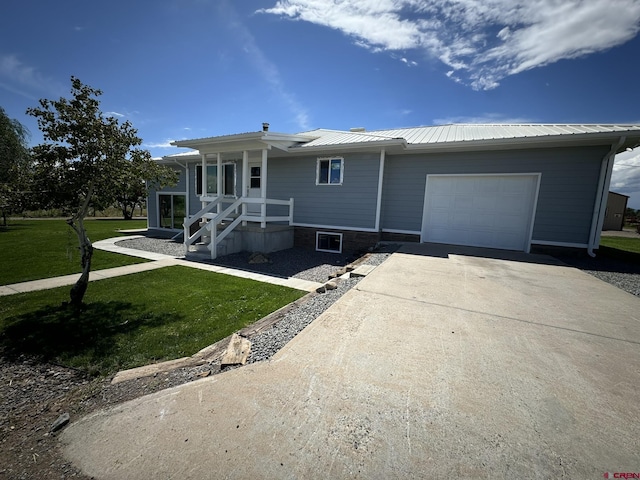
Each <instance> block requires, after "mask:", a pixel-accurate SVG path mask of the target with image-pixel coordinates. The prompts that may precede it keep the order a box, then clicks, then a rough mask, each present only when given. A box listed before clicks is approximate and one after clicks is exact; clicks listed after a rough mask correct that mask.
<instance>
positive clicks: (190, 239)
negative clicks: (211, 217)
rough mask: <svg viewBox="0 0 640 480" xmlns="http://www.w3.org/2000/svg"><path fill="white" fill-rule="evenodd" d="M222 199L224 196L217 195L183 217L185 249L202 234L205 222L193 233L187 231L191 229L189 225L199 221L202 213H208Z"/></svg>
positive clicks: (202, 215)
mask: <svg viewBox="0 0 640 480" xmlns="http://www.w3.org/2000/svg"><path fill="white" fill-rule="evenodd" d="M223 199H224V197H217V198H216V199H215V200H213V201H212V202H210V203H208V204H207V205H206V206H205V207H203V208H202V209H201V210H200V211H199V212H197V213H196V214H194V215H192V216H191V217H185V219H184V223H183V224H182V226H183V228H184V248H185V250H187V249H188V248H189V245H193V244H194V243H195V242H196V240H198V238H200V237H201V236H202V234H203V233H204V232H205V227H206V224H205V225H203V226H202V227H200V228H199V229H198V230H197V231H196V232H195V233H194V234H193V235H190V234H189V232H190V231H191V226H192V225H193V224H194V223H196V222H199V221H200V219H202V218H203V217H204V215H206V214H208V213H209V212H211V211H212V210H213V209H214V208H216V207H217V206H218V204H219V203H220V202H222V201H223Z"/></svg>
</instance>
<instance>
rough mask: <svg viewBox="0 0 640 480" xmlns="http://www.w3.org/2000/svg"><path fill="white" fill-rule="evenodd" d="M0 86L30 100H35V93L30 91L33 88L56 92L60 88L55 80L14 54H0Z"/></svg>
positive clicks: (57, 92)
mask: <svg viewBox="0 0 640 480" xmlns="http://www.w3.org/2000/svg"><path fill="white" fill-rule="evenodd" d="M0 86H1V87H2V88H4V89H6V90H8V91H10V92H12V93H16V94H18V95H22V96H23V97H26V98H29V99H31V100H37V95H34V94H32V93H31V91H33V90H36V91H38V92H43V91H44V92H48V93H51V92H55V93H56V94H59V93H60V92H61V90H62V87H61V86H60V85H58V83H57V82H53V81H51V79H49V78H46V77H45V76H44V75H42V74H41V73H40V72H39V71H38V70H37V69H35V68H34V67H31V66H29V65H26V64H24V63H23V62H22V61H20V60H19V59H18V57H17V56H16V55H0Z"/></svg>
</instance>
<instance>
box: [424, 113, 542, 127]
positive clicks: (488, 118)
mask: <svg viewBox="0 0 640 480" xmlns="http://www.w3.org/2000/svg"><path fill="white" fill-rule="evenodd" d="M433 123H434V125H450V124H452V123H480V124H482V123H502V124H517V123H533V122H532V121H531V119H530V118H525V117H505V116H504V115H502V114H500V113H483V114H481V115H475V116H457V117H455V116H454V117H443V118H434V119H433Z"/></svg>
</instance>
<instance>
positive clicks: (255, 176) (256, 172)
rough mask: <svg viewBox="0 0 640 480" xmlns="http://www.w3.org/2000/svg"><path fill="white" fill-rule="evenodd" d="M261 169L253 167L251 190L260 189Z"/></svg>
mask: <svg viewBox="0 0 640 480" xmlns="http://www.w3.org/2000/svg"><path fill="white" fill-rule="evenodd" d="M260 169H261V167H251V171H250V173H251V178H250V185H251V186H250V188H260Z"/></svg>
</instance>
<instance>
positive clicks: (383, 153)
mask: <svg viewBox="0 0 640 480" xmlns="http://www.w3.org/2000/svg"><path fill="white" fill-rule="evenodd" d="M385 156H386V151H385V149H384V148H383V149H382V150H380V168H379V169H378V198H377V199H376V225H375V227H374V228H375V230H376V232H378V233H380V216H381V210H382V182H383V179H384V160H385Z"/></svg>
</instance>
